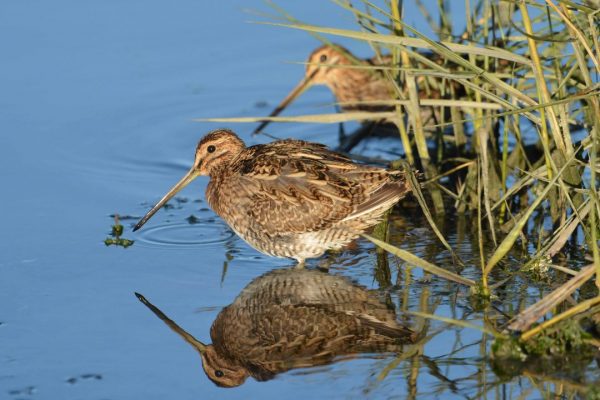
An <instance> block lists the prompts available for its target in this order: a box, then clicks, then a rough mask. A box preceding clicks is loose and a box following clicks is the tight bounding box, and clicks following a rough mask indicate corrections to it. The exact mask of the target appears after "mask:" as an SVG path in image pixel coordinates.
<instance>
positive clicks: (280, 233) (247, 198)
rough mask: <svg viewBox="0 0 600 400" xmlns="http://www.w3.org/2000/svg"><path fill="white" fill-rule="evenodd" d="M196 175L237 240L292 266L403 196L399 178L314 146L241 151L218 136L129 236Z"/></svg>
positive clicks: (278, 144) (226, 135)
mask: <svg viewBox="0 0 600 400" xmlns="http://www.w3.org/2000/svg"><path fill="white" fill-rule="evenodd" d="M199 175H209V176H210V182H209V184H208V187H207V189H206V198H207V200H208V203H209V205H210V206H211V207H212V209H213V210H214V211H215V212H216V213H217V214H218V215H219V216H220V217H221V218H223V219H224V220H225V222H227V224H228V225H229V226H230V227H231V228H232V229H233V230H234V231H235V232H236V233H237V234H238V235H239V236H240V237H241V238H242V239H244V240H245V241H246V242H248V243H249V244H250V245H251V246H252V247H254V248H256V249H257V250H259V251H261V252H263V253H265V254H269V255H271V256H276V257H289V258H294V259H296V260H298V262H299V263H303V262H304V260H305V259H306V258H311V257H318V256H320V255H322V254H323V253H324V252H325V251H326V250H328V249H339V248H341V247H342V246H344V245H345V244H346V243H348V242H350V241H351V240H352V239H354V238H356V237H357V236H358V235H359V234H360V233H361V232H363V231H364V230H366V229H367V228H369V227H371V226H373V225H375V224H376V223H377V222H378V221H380V219H381V217H382V215H383V213H384V212H385V211H387V210H388V209H389V208H391V207H392V206H393V205H394V204H395V203H397V202H398V201H399V200H400V199H401V198H402V197H404V196H405V195H406V193H407V192H408V191H410V186H409V184H408V183H407V181H406V179H405V175H404V172H403V171H388V170H386V169H383V168H378V167H372V166H368V165H361V164H356V163H354V162H352V161H351V160H350V159H348V158H347V157H345V156H343V155H341V154H338V153H335V152H333V151H330V150H328V149H327V148H326V147H325V146H324V145H321V144H318V143H311V142H305V141H302V140H292V139H288V140H279V141H275V142H272V143H268V144H262V145H256V146H251V147H246V146H245V145H244V142H243V141H242V140H241V139H240V138H239V137H238V136H237V135H236V134H235V133H233V132H232V131H230V130H226V129H220V130H216V131H213V132H210V133H209V134H207V135H206V136H205V137H204V138H203V139H202V140H201V141H200V143H199V144H198V147H197V149H196V159H195V162H194V166H193V167H192V169H191V170H190V172H188V174H187V175H186V176H185V177H184V178H183V179H182V180H181V181H180V182H179V183H178V184H177V185H175V187H173V189H171V191H169V193H168V194H167V195H166V196H165V197H164V198H163V199H162V200H161V201H159V203H158V204H157V205H156V206H154V207H153V208H152V210H150V211H149V212H148V214H146V216H145V217H144V218H142V220H140V222H139V223H138V224H137V225H136V227H135V229H139V228H140V227H141V226H142V225H143V224H144V223H145V222H146V221H147V220H148V219H149V218H150V217H151V216H152V215H153V214H154V213H155V212H156V211H157V210H158V209H159V208H160V207H162V205H164V204H165V203H166V202H167V201H168V200H169V199H170V198H171V197H172V196H173V195H174V194H175V193H177V192H178V191H179V190H180V189H181V188H183V187H184V186H185V185H187V184H188V183H189V182H190V181H191V180H193V179H194V178H195V177H197V176H199Z"/></svg>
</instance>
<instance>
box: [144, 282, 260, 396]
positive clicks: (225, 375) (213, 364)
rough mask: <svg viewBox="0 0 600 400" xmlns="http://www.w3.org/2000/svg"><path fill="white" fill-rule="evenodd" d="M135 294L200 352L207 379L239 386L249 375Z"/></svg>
mask: <svg viewBox="0 0 600 400" xmlns="http://www.w3.org/2000/svg"><path fill="white" fill-rule="evenodd" d="M135 296H136V297H137V298H138V300H139V301H141V302H142V303H143V304H144V305H145V306H146V307H148V308H149V309H150V311H152V312H153V313H154V315H156V316H157V317H158V318H160V319H161V320H163V322H164V323H165V324H167V326H168V327H169V328H171V329H172V330H173V331H174V332H175V333H177V334H178V335H179V336H181V337H182V338H183V340H185V341H186V342H188V343H189V344H191V345H192V347H194V348H195V349H196V351H198V353H200V357H202V368H204V372H205V373H206V376H207V377H208V379H210V380H211V381H213V382H214V383H215V384H216V385H218V386H222V387H235V386H239V385H241V384H242V383H244V381H245V380H246V378H247V377H248V376H249V375H250V374H249V372H248V370H247V369H246V368H244V367H242V366H240V365H237V364H235V363H233V362H231V361H229V360H228V359H226V358H224V357H221V356H220V355H219V354H218V353H217V352H216V350H215V348H214V346H213V345H211V344H209V345H206V344H204V343H202V342H201V341H199V340H198V339H196V338H195V337H194V336H192V335H191V334H190V333H188V332H187V331H186V330H185V329H183V328H182V327H180V326H179V325H177V323H175V321H173V320H172V319H170V318H169V317H167V316H166V315H165V314H164V313H163V312H162V311H161V310H160V309H159V308H158V307H156V306H155V305H154V304H152V303H150V302H149V301H148V300H147V299H146V298H145V297H144V296H143V295H141V294H139V293H135Z"/></svg>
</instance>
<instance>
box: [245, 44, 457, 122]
mask: <svg viewBox="0 0 600 400" xmlns="http://www.w3.org/2000/svg"><path fill="white" fill-rule="evenodd" d="M427 56H428V58H429V59H431V60H432V61H434V62H441V61H442V59H441V58H440V57H438V56H435V55H433V54H429V55H427ZM377 65H380V66H386V67H390V66H392V57H391V56H381V57H375V58H371V59H360V58H357V57H355V56H354V55H353V54H352V53H350V52H349V51H348V50H347V49H345V48H344V47H342V46H339V45H325V46H321V47H319V48H318V49H316V50H315V51H313V52H312V53H311V55H310V56H309V57H308V61H307V65H306V73H305V75H304V78H303V79H302V80H301V81H300V83H299V84H298V85H297V86H296V87H295V88H294V89H293V90H292V91H291V92H290V93H289V94H288V95H287V96H286V98H285V99H284V100H283V101H282V102H281V103H280V104H279V105H278V106H277V107H276V108H275V110H273V112H272V113H271V114H270V115H269V116H270V117H273V116H276V115H278V114H279V113H280V112H281V111H283V110H284V109H285V108H286V107H287V106H288V105H289V104H290V103H291V102H292V101H293V100H294V99H295V98H297V97H298V96H300V94H302V93H303V92H304V91H305V90H306V89H308V88H309V87H310V86H312V85H325V86H327V87H328V88H329V89H330V90H331V91H332V92H333V95H334V96H335V98H336V100H337V102H339V103H341V108H342V110H343V111H371V112H372V111H391V110H394V106H390V105H389V104H388V105H385V104H377V102H380V103H381V102H389V101H390V100H394V99H396V98H397V97H398V89H397V88H396V86H395V84H394V83H393V82H392V80H391V79H390V77H389V76H386V74H385V73H384V71H383V70H374V69H372V68H371V69H368V68H367V67H372V66H377ZM417 82H418V83H419V84H420V85H421V86H422V87H420V88H419V89H420V90H419V97H420V98H439V97H440V96H441V90H442V88H441V87H440V86H442V85H443V84H442V83H441V82H437V84H436V82H435V81H427V84H426V82H425V79H424V77H420V78H418V79H417ZM399 89H400V93H401V96H400V97H401V98H407V92H406V88H405V87H404V84H403V83H402V82H401V84H400V86H399ZM446 91H449V88H448V87H446ZM361 102H362V104H361ZM369 102H371V104H369ZM433 117H434V112H433V110H432V108H431V107H424V108H423V109H422V118H423V124H424V125H426V124H432V123H433V122H434V121H433ZM268 124H269V121H264V122H263V123H262V124H261V125H259V126H258V127H257V128H256V130H255V131H254V133H259V132H260V131H262V130H263V129H264V128H265V126H267V125H268Z"/></svg>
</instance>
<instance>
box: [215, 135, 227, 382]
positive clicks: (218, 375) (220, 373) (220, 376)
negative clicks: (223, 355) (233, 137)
mask: <svg viewBox="0 0 600 400" xmlns="http://www.w3.org/2000/svg"><path fill="white" fill-rule="evenodd" d="M213 147H214V146H213ZM223 375H225V374H224V373H223V371H221V370H220V369H218V370H216V371H215V376H216V377H217V378H222V377H223Z"/></svg>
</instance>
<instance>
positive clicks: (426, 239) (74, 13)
mask: <svg viewBox="0 0 600 400" xmlns="http://www.w3.org/2000/svg"><path fill="white" fill-rule="evenodd" d="M279 4H281V5H282V6H283V7H284V8H286V9H287V10H288V11H290V12H291V13H292V14H293V15H294V16H296V17H297V18H299V19H301V20H304V21H307V22H311V23H314V24H320V25H328V24H329V25H331V24H334V25H335V26H338V27H343V28H344V27H345V28H355V25H354V21H353V19H352V17H351V16H350V15H349V14H346V13H344V12H343V11H342V10H340V9H339V8H338V7H336V6H335V5H334V4H332V3H325V2H320V1H318V2H317V1H310V2H301V3H298V2H292V1H285V2H279ZM242 7H245V8H253V9H261V10H265V9H266V7H265V5H264V4H263V3H261V2H244V3H243V5H242V3H240V2H232V1H224V2H195V1H179V2H176V3H165V2H158V1H133V0H132V1H127V2H121V1H102V2H100V1H96V2H78V1H69V0H61V1H54V2H44V1H39V0H37V1H27V2H23V1H5V2H3V3H2V5H0V34H1V35H2V37H3V38H5V40H2V41H0V50H1V51H2V54H3V55H4V56H3V61H2V63H1V66H0V71H1V72H2V77H3V79H2V83H3V84H2V87H3V89H2V93H3V94H2V96H0V115H1V117H0V128H1V130H2V134H1V136H0V168H1V171H2V183H3V187H4V189H3V196H2V201H1V203H0V204H1V205H2V207H1V211H0V212H1V215H2V221H3V227H4V232H3V234H2V240H1V241H0V398H2V399H4V398H6V399H11V400H16V399H56V398H81V399H88V398H89V399H131V398H147V399H164V398H179V399H186V398H190V399H191V398H200V397H210V398H212V397H215V396H221V397H224V398H256V397H258V396H261V397H264V398H271V397H272V398H275V397H276V396H281V395H283V394H284V395H285V396H286V397H287V398H306V397H308V396H319V397H324V396H329V397H332V398H356V397H362V396H364V395H368V396H370V397H374V398H405V397H414V396H418V397H419V398H437V397H438V396H440V395H443V396H445V397H448V398H452V397H463V398H464V397H469V398H472V397H479V396H480V395H481V393H483V392H485V393H487V396H488V397H491V398H496V397H498V398H516V397H519V395H521V394H523V395H524V396H525V397H528V396H533V397H542V396H543V395H544V394H545V393H546V392H547V391H559V390H560V388H558V386H552V385H546V384H544V383H538V382H537V381H536V378H535V376H536V375H535V374H534V372H531V374H530V376H528V377H520V378H508V379H507V380H503V379H501V378H499V377H498V375H496V374H495V373H494V372H493V371H492V368H491V364H490V363H489V360H488V359H487V357H486V354H487V349H488V347H489V344H490V340H491V339H490V338H489V337H487V336H485V335H483V334H482V333H481V332H479V331H478V330H474V329H462V328H459V327H453V326H449V325H446V324H445V323H442V322H437V321H430V322H427V326H426V327H425V329H426V330H425V331H426V332H427V335H428V336H430V337H429V338H428V339H427V341H426V342H424V343H422V345H421V346H420V347H418V348H413V350H414V351H415V353H414V354H413V355H411V356H410V357H405V358H402V356H401V355H400V354H395V353H393V352H392V353H390V352H386V353H368V354H361V355H359V356H356V357H354V358H350V359H344V360H342V361H340V362H337V363H334V364H330V365H323V366H319V367H316V368H300V369H294V370H291V371H289V372H285V373H282V374H279V375H277V376H275V377H274V378H273V379H271V380H269V381H267V382H257V381H255V380H253V379H248V380H247V381H246V383H244V384H243V385H242V386H240V387H239V388H237V389H231V390H226V389H222V388H219V387H216V386H215V385H213V384H212V383H211V382H210V381H209V380H208V379H207V378H206V376H205V375H204V373H203V372H202V369H201V367H200V358H199V356H198V354H197V353H196V352H195V351H194V350H193V349H192V348H190V347H189V345H187V344H186V343H184V342H183V341H182V340H181V339H179V338H178V337H176V336H175V335H174V333H173V332H171V331H169V330H168V329H167V328H166V327H165V326H164V325H163V324H162V323H161V322H160V321H159V320H157V319H156V317H155V316H153V315H152V314H151V313H149V312H148V310H146V309H145V307H144V306H143V305H142V304H140V303H139V301H138V300H137V299H136V298H135V296H134V295H133V292H134V291H137V292H141V293H143V294H144V295H146V296H148V298H150V299H151V300H152V301H153V302H154V303H155V304H156V305H157V306H159V307H160V308H161V309H163V310H164V311H165V312H167V313H168V315H169V316H171V317H172V318H173V319H174V320H176V321H177V322H178V323H179V324H181V325H182V326H183V327H185V328H186V329H187V330H189V331H190V332H192V333H193V334H194V335H195V336H196V337H197V338H198V339H200V340H202V341H205V342H210V337H209V329H210V326H211V324H212V323H213V321H214V320H215V318H216V317H217V315H218V314H219V312H220V310H221V309H222V308H223V307H225V306H227V305H229V304H231V303H232V302H233V301H234V299H235V298H236V296H238V295H239V293H240V292H241V291H242V290H243V288H244V287H246V286H247V285H248V284H249V283H250V282H251V281H252V280H253V279H255V278H257V277H260V276H263V275H264V274H267V273H268V272H270V271H272V270H274V269H281V268H286V267H291V265H292V263H291V262H290V261H287V260H279V259H274V258H269V257H266V256H263V255H261V254H259V253H257V252H256V251H255V250H253V249H251V248H249V247H248V246H247V245H246V244H245V243H244V242H243V241H241V240H240V239H239V238H237V237H236V236H235V235H233V234H232V232H231V231H230V230H229V228H228V227H227V226H226V225H225V224H224V223H223V222H222V221H221V220H220V219H219V218H218V217H216V216H215V214H214V213H213V212H212V211H211V210H209V209H208V207H207V205H206V203H205V202H204V198H203V192H204V189H205V185H206V183H207V182H206V180H205V179H198V180H197V181H196V182H195V183H194V184H192V185H190V187H189V188H187V189H186V190H185V191H183V192H182V193H181V195H180V197H178V201H174V202H171V205H172V207H170V208H169V209H165V210H161V211H160V212H159V213H158V214H157V215H156V216H155V217H154V218H153V219H152V220H151V221H150V222H149V223H148V224H147V225H146V226H145V227H144V229H143V230H141V231H140V232H139V233H136V234H133V233H132V232H131V231H130V230H129V228H130V227H131V225H132V224H133V223H134V222H135V220H136V218H137V217H140V216H141V215H143V214H144V213H145V212H146V211H147V209H148V207H149V206H150V205H151V204H153V203H154V202H155V201H156V200H158V199H159V198H160V197H161V196H162V194H163V193H164V191H165V190H166V189H168V188H169V187H170V186H171V185H172V184H173V183H174V182H176V180H177V179H179V177H180V176H181V175H182V174H183V173H184V172H185V171H186V170H187V169H188V168H189V166H190V163H191V161H192V158H193V150H194V148H195V144H196V142H197V140H198V139H199V138H200V137H201V136H202V135H203V134H204V133H205V132H206V131H208V130H210V129H214V128H216V127H218V126H219V125H215V124H209V123H197V122H192V121H191V120H192V119H193V118H197V117H213V116H220V117H228V116H250V115H259V114H266V113H268V111H269V110H270V107H272V106H273V105H274V104H276V102H277V101H278V100H279V99H280V98H281V97H282V96H283V95H284V94H285V93H287V91H288V90H289V89H290V88H291V87H292V86H293V85H294V84H295V83H296V81H297V80H298V79H299V78H300V76H301V75H302V72H303V71H302V68H303V67H302V66H300V65H290V64H285V63H283V61H303V60H304V58H305V57H306V56H307V54H308V53H309V52H310V51H311V50H312V49H313V48H314V47H316V46H317V45H318V42H316V41H315V40H314V39H312V38H311V37H310V36H308V35H306V34H304V33H302V32H299V31H294V30H286V29H284V28H276V27H272V26H263V25H256V24H247V23H245V22H246V21H248V20H253V19H256V17H253V16H251V15H248V14H246V13H244V12H243V10H242ZM410 12H412V10H410ZM407 18H408V19H409V20H410V22H412V21H413V20H414V21H415V23H416V22H418V19H417V18H416V17H412V16H411V14H409V16H408V17H407ZM417 26H419V25H417ZM420 27H421V28H422V29H425V25H421V26H420ZM337 42H340V43H344V44H347V45H348V46H349V47H350V48H352V49H353V50H354V51H356V52H357V54H359V55H365V56H368V55H369V54H370V53H369V51H368V48H367V46H365V45H364V44H351V43H349V42H348V41H344V40H337ZM331 101H332V97H331V94H330V93H329V92H328V91H327V90H326V89H323V88H314V89H311V90H310V91H309V92H308V93H306V94H305V95H304V96H303V97H302V98H301V99H300V100H299V101H297V102H296V103H294V106H293V108H291V109H290V110H289V112H290V113H296V114H301V113H314V112H322V111H327V110H328V109H327V108H323V105H324V104H328V103H331ZM264 103H266V104H267V105H266V106H265V105H264ZM253 127H254V126H252V125H240V126H235V127H234V128H235V129H236V130H237V131H238V132H239V133H240V135H241V136H242V137H243V138H244V139H246V140H247V141H248V143H249V144H254V143H259V142H264V141H265V140H266V138H264V137H258V138H250V136H249V132H250V131H251V129H252V128H253ZM269 130H270V131H273V132H275V131H277V134H278V135H279V136H281V137H294V138H301V139H309V140H317V141H320V142H323V143H326V144H329V145H332V146H334V145H335V144H336V140H337V127H336V126H334V125H284V124H279V125H272V126H271V127H270V128H269ZM390 150H391V152H392V153H397V154H400V153H401V148H400V146H399V144H398V143H397V142H396V141H374V142H370V143H367V144H363V145H361V146H359V147H358V148H357V149H356V151H357V152H361V153H363V154H370V155H378V156H381V157H387V158H393V157H392V155H390V152H389V151H390ZM114 213H119V214H121V215H122V216H124V218H123V219H122V222H123V224H124V225H125V226H126V232H125V233H124V237H126V238H128V239H133V240H135V244H134V245H133V246H131V247H129V248H127V249H123V248H118V247H106V246H105V245H104V239H105V237H106V236H107V235H108V234H109V233H110V227H111V225H112V223H113V221H112V218H111V215H112V214H114ZM444 223H445V234H446V237H448V238H449V240H450V242H451V245H452V246H453V248H455V250H456V252H457V253H458V254H459V255H460V257H461V258H462V259H463V260H464V261H465V263H466V268H465V269H464V270H463V271H462V272H461V273H462V274H464V275H465V276H467V277H472V278H474V279H476V278H477V276H478V269H477V268H478V267H477V266H478V265H479V264H478V263H479V261H478V257H479V256H478V253H477V251H475V250H474V249H476V247H474V244H475V243H476V238H475V237H473V229H472V221H470V220H469V218H468V217H466V218H463V219H457V218H449V219H448V220H447V221H445V222H444ZM392 230H393V236H392V240H393V241H394V243H396V244H399V245H402V247H404V248H406V249H409V250H410V251H413V252H415V253H416V254H418V255H419V256H421V257H423V258H425V259H428V260H430V261H432V262H435V263H437V264H438V265H442V266H445V267H448V268H454V264H453V262H452V258H451V257H450V255H449V254H448V253H447V252H446V251H445V250H444V249H443V248H442V247H441V246H440V245H439V244H438V242H437V241H436V239H435V237H434V236H433V235H432V233H431V231H430V230H429V229H428V227H427V225H426V222H425V221H424V220H423V219H422V218H421V217H420V214H419V212H418V211H417V209H416V208H411V207H407V208H406V209H405V210H404V211H397V212H396V213H395V214H394V217H393V225H392ZM377 260H378V257H377V254H376V252H375V250H374V248H373V246H372V245H370V244H369V243H367V242H365V241H358V242H357V243H356V244H355V245H354V246H352V247H351V248H349V249H348V250H345V251H344V252H341V253H340V254H336V255H333V256H330V257H325V258H323V259H320V260H314V261H311V262H310V263H309V266H308V268H309V269H311V270H314V269H316V268H318V267H323V263H325V264H327V265H329V273H330V274H332V275H336V276H337V275H339V276H343V277H346V278H348V279H350V280H351V281H352V282H354V284H356V285H360V286H361V287H363V288H364V289H365V290H374V291H376V293H377V295H378V296H380V297H381V298H382V301H384V302H386V303H387V304H388V305H389V306H390V307H391V308H392V309H394V310H395V311H394V312H395V313H396V314H397V316H398V320H399V321H401V322H402V323H405V324H407V325H408V326H410V327H411V328H412V329H415V330H419V331H421V330H422V329H424V328H423V324H425V322H424V321H423V320H422V319H419V318H416V317H414V316H411V315H410V314H407V313H406V312H405V311H408V310H413V311H417V310H420V311H428V312H432V313H433V312H435V313H436V314H439V315H443V316H447V317H453V318H458V319H464V320H469V321H471V322H473V323H474V324H476V325H482V323H483V322H482V321H483V319H484V317H486V318H487V314H486V313H485V312H481V311H478V310H476V309H474V308H473V305H472V304H471V303H470V301H469V297H468V292H467V291H466V290H465V289H462V288H458V287H457V286H455V285H453V284H449V283H447V282H445V281H443V280H441V279H438V278H435V277H427V276H423V274H422V273H421V272H420V271H418V270H414V269H412V270H411V269H407V268H406V266H405V265H404V264H403V263H401V262H399V261H398V260H396V259H395V258H393V257H388V260H389V269H385V268H383V269H382V268H381V265H382V264H381V260H380V262H379V264H378V262H377ZM512 262H513V263H514V264H515V265H508V266H506V268H516V267H517V266H518V264H519V255H518V254H516V255H515V256H514V257H513V258H512ZM378 265H379V266H380V267H378ZM499 274H501V272H499ZM498 278H500V277H498ZM527 290H528V292H526V296H525V297H523V296H517V294H515V293H508V294H507V297H506V299H499V300H498V301H497V302H496V303H495V304H494V305H495V306H496V307H497V308H499V309H501V310H503V311H504V312H507V313H508V311H509V309H511V308H513V307H517V303H518V301H520V300H521V299H523V298H530V299H535V298H537V297H539V296H540V291H537V290H535V289H531V288H529V289H527ZM501 314H502V313H501V312H493V313H492V318H500V317H499V315H501ZM532 376H533V378H532ZM563 378H564V380H566V381H568V382H572V385H573V386H577V385H581V384H587V383H589V382H593V381H596V382H598V379H599V375H598V371H597V367H595V366H594V365H593V364H592V363H591V361H590V363H589V364H584V365H581V368H580V369H578V370H577V371H576V372H574V373H573V374H571V375H569V374H566V375H565V376H563ZM540 379H541V382H545V381H547V380H546V378H540Z"/></svg>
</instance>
